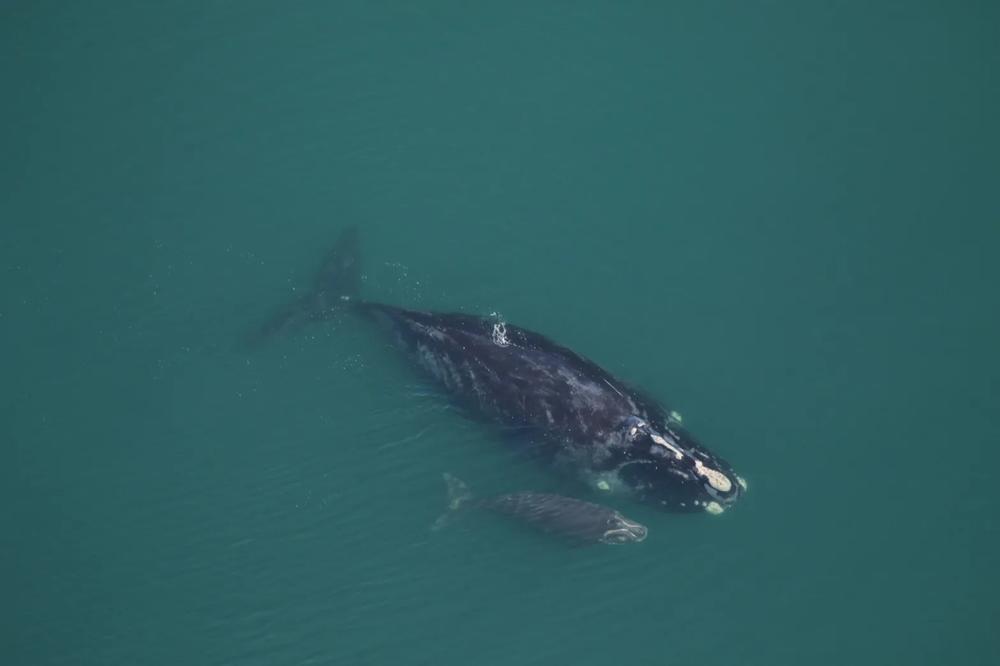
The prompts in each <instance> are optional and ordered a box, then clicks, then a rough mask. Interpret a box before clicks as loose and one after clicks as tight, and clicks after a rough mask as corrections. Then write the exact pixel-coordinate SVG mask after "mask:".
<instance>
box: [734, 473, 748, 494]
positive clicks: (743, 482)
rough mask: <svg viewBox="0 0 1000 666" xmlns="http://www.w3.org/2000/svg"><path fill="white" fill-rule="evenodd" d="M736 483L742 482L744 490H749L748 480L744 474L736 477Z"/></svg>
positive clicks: (741, 485)
mask: <svg viewBox="0 0 1000 666" xmlns="http://www.w3.org/2000/svg"><path fill="white" fill-rule="evenodd" d="M736 483H738V484H740V488H742V489H743V492H746V491H747V487H748V486H747V480H746V479H744V478H743V477H742V476H738V477H736Z"/></svg>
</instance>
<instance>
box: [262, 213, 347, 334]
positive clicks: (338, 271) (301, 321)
mask: <svg viewBox="0 0 1000 666" xmlns="http://www.w3.org/2000/svg"><path fill="white" fill-rule="evenodd" d="M360 287H361V255H360V252H359V244H358V229H357V227H353V226H352V227H348V228H347V229H345V230H344V231H343V232H341V234H340V236H339V237H338V238H337V242H336V243H334V244H333V247H332V248H331V249H330V251H329V252H328V253H327V255H326V257H325V258H324V259H323V263H322V264H321V265H320V268H319V270H318V271H317V272H316V276H315V277H314V278H313V283H312V286H311V287H310V289H309V291H308V292H307V293H306V294H304V295H303V296H300V297H299V298H297V299H296V300H294V301H292V302H291V303H288V304H286V305H285V306H283V307H282V308H280V309H279V310H278V311H277V312H275V313H274V314H273V315H271V316H270V317H269V318H268V319H267V321H265V322H264V324H263V325H262V326H260V327H259V328H258V329H257V330H256V331H255V332H254V334H253V335H252V336H251V340H250V341H251V342H252V343H259V342H263V341H264V340H267V339H270V338H272V337H274V336H276V335H281V334H285V333H292V332H294V331H297V330H298V329H300V328H302V327H303V326H305V325H306V324H308V323H309V322H312V321H322V320H324V319H328V318H330V317H331V316H333V315H334V314H335V313H336V312H337V311H338V310H340V309H341V308H342V306H343V305H344V304H345V303H346V302H349V301H353V300H355V299H356V298H357V296H358V292H359V290H360Z"/></svg>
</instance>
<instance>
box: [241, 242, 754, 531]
mask: <svg viewBox="0 0 1000 666" xmlns="http://www.w3.org/2000/svg"><path fill="white" fill-rule="evenodd" d="M360 285H361V257H360V252H359V233H358V230H357V228H356V227H351V228H349V229H347V230H345V231H344V232H343V233H342V234H341V235H340V237H339V238H338V239H337V241H336V243H335V244H334V245H333V247H332V248H331V250H330V251H329V252H328V253H327V255H326V257H325V258H324V260H323V262H322V264H321V266H320V269H319V271H318V272H317V274H316V275H315V277H314V279H313V282H312V285H311V288H310V289H308V290H307V291H306V292H305V294H304V295H303V296H301V297H299V298H298V299H297V300H295V301H294V302H292V303H289V304H287V305H286V306H284V307H283V308H281V309H280V310H278V311H277V312H276V313H275V314H274V315H273V316H272V317H270V318H269V319H268V320H267V321H266V322H265V323H264V324H263V325H262V326H261V327H260V328H259V329H258V330H257V331H256V332H255V334H254V336H253V338H254V341H255V342H262V341H265V340H267V339H270V338H273V337H275V336H278V335H282V334H287V333H291V332H294V331H296V330H298V329H300V328H302V327H303V326H305V325H307V324H309V323H312V322H322V321H324V320H327V319H330V318H332V317H334V316H339V315H341V314H342V313H347V312H350V313H353V314H355V315H357V316H358V317H361V318H363V319H365V320H367V321H370V322H371V323H373V324H376V325H378V326H380V327H381V328H382V329H383V330H385V331H386V332H387V333H388V334H389V335H391V336H392V337H393V338H394V339H395V341H396V343H397V345H398V347H399V348H400V349H402V350H404V351H405V352H406V353H408V355H409V356H410V358H412V359H413V360H414V361H415V362H416V363H417V364H418V365H419V366H421V367H422V368H423V369H424V370H426V371H427V372H428V373H429V374H430V375H431V376H432V377H434V378H435V379H436V380H437V381H438V382H439V383H440V384H441V385H442V386H443V387H444V388H445V389H446V391H447V393H448V394H449V395H450V396H452V397H453V398H454V399H455V400H456V402H458V403H459V404H460V405H462V406H463V407H464V408H465V409H467V410H468V411H469V413H470V414H473V415H477V416H480V417H484V418H486V419H488V420H490V421H494V422H496V423H499V424H501V425H504V426H507V427H510V428H511V430H512V431H516V432H518V433H520V437H522V438H525V439H528V440H530V441H531V444H532V449H533V450H534V451H536V452H539V453H540V456H539V457H540V458H541V459H542V460H543V461H544V462H545V463H546V464H548V465H549V466H550V467H551V468H553V469H554V470H558V471H559V472H561V473H568V474H570V475H572V476H574V477H576V478H577V479H578V480H579V481H581V482H582V483H584V484H586V486H587V487H589V488H591V489H597V490H599V491H601V492H602V493H604V494H607V495H623V496H627V497H630V498H632V499H634V500H636V501H638V502H641V503H645V504H649V505H652V506H655V507H658V508H660V509H664V510H668V511H676V512H697V511H707V512H709V513H714V514H717V513H721V512H722V511H723V510H725V509H726V508H727V507H729V506H730V505H732V504H733V503H734V502H736V501H737V500H738V499H739V498H740V497H741V496H742V495H743V493H744V492H745V491H746V487H747V486H746V482H745V481H744V480H743V479H742V478H741V477H739V476H737V475H736V473H735V472H734V470H733V468H732V466H730V464H729V463H728V462H726V461H725V460H723V459H722V458H721V457H719V456H718V455H716V454H715V453H713V452H712V451H710V450H709V449H708V448H706V447H705V446H703V445H702V444H701V443H700V442H698V441H697V440H696V439H695V438H694V436H693V435H691V433H689V432H688V431H687V430H686V429H685V428H684V427H682V426H681V424H680V422H679V419H678V418H677V417H676V414H675V413H674V412H671V411H670V410H669V409H668V408H666V407H665V406H664V405H662V404H660V403H658V402H656V401H654V400H653V399H651V398H649V397H647V396H646V395H644V394H642V393H640V392H639V391H637V390H635V389H633V388H631V387H629V386H628V385H627V384H626V383H624V382H622V381H620V380H618V379H617V378H615V377H614V376H612V375H611V374H610V373H609V372H607V371H606V370H604V369H603V368H601V367H599V366H598V365H597V364H596V363H594V362H592V361H590V360H589V359H587V358H585V357H583V356H581V355H580V354H577V353H576V352H574V351H572V350H570V349H567V348H566V347H563V346H561V345H559V344H557V343H555V342H553V341H552V340H550V339H548V338H547V337H545V336H543V335H540V334H538V333H535V332H533V331H529V330H527V329H524V328H520V327H518V326H514V325H511V324H508V323H505V322H502V321H498V320H497V319H496V318H495V317H482V316H474V315H469V314H462V313H443V312H424V311H417V310H409V309H406V308H402V307H397V306H393V305H388V304H384V303H376V302H373V301H368V300H364V299H362V298H361V296H360Z"/></svg>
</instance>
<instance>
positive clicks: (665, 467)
mask: <svg viewBox="0 0 1000 666" xmlns="http://www.w3.org/2000/svg"><path fill="white" fill-rule="evenodd" d="M624 428H625V431H624V439H625V443H626V446H627V454H626V457H625V460H624V462H622V464H621V465H619V466H618V470H617V472H618V477H619V478H620V480H621V482H622V484H623V485H625V486H626V487H627V488H629V489H630V490H631V491H632V492H633V493H634V494H635V495H636V496H637V497H638V499H640V500H641V501H643V502H647V503H650V504H654V505H656V506H659V507H660V508H663V509H666V510H669V511H707V512H708V513H713V514H718V513H722V512H723V511H724V510H725V509H726V508H727V507H728V506H729V505H731V504H733V503H734V502H735V501H736V500H738V499H739V498H740V496H741V495H742V494H743V493H744V492H745V491H746V487H747V486H746V482H745V481H744V480H743V479H741V478H740V477H739V476H737V475H736V473H735V472H734V471H733V469H732V467H731V466H730V465H729V464H728V463H727V462H725V461H724V460H722V459H721V458H719V457H718V456H716V455H714V454H713V453H711V452H710V451H708V450H707V449H705V448H704V447H702V446H700V445H699V444H698V443H697V442H695V440H694V439H693V438H692V437H691V435H689V434H688V433H687V432H686V431H685V430H683V429H682V428H680V426H678V425H676V424H667V425H666V426H664V427H663V428H655V427H654V426H653V425H652V424H651V423H649V422H648V421H646V420H644V419H641V418H639V417H631V418H629V419H628V420H627V421H626V422H625V424H624Z"/></svg>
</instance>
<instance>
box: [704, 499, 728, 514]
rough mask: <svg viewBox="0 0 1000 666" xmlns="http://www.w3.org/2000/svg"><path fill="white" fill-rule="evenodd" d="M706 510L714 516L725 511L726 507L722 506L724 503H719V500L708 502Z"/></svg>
mask: <svg viewBox="0 0 1000 666" xmlns="http://www.w3.org/2000/svg"><path fill="white" fill-rule="evenodd" d="M705 511H708V512H709V513H710V514H712V515H713V516H717V515H719V514H720V513H722V512H723V511H725V509H724V508H722V505H721V504H719V503H718V502H708V503H707V504H705Z"/></svg>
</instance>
